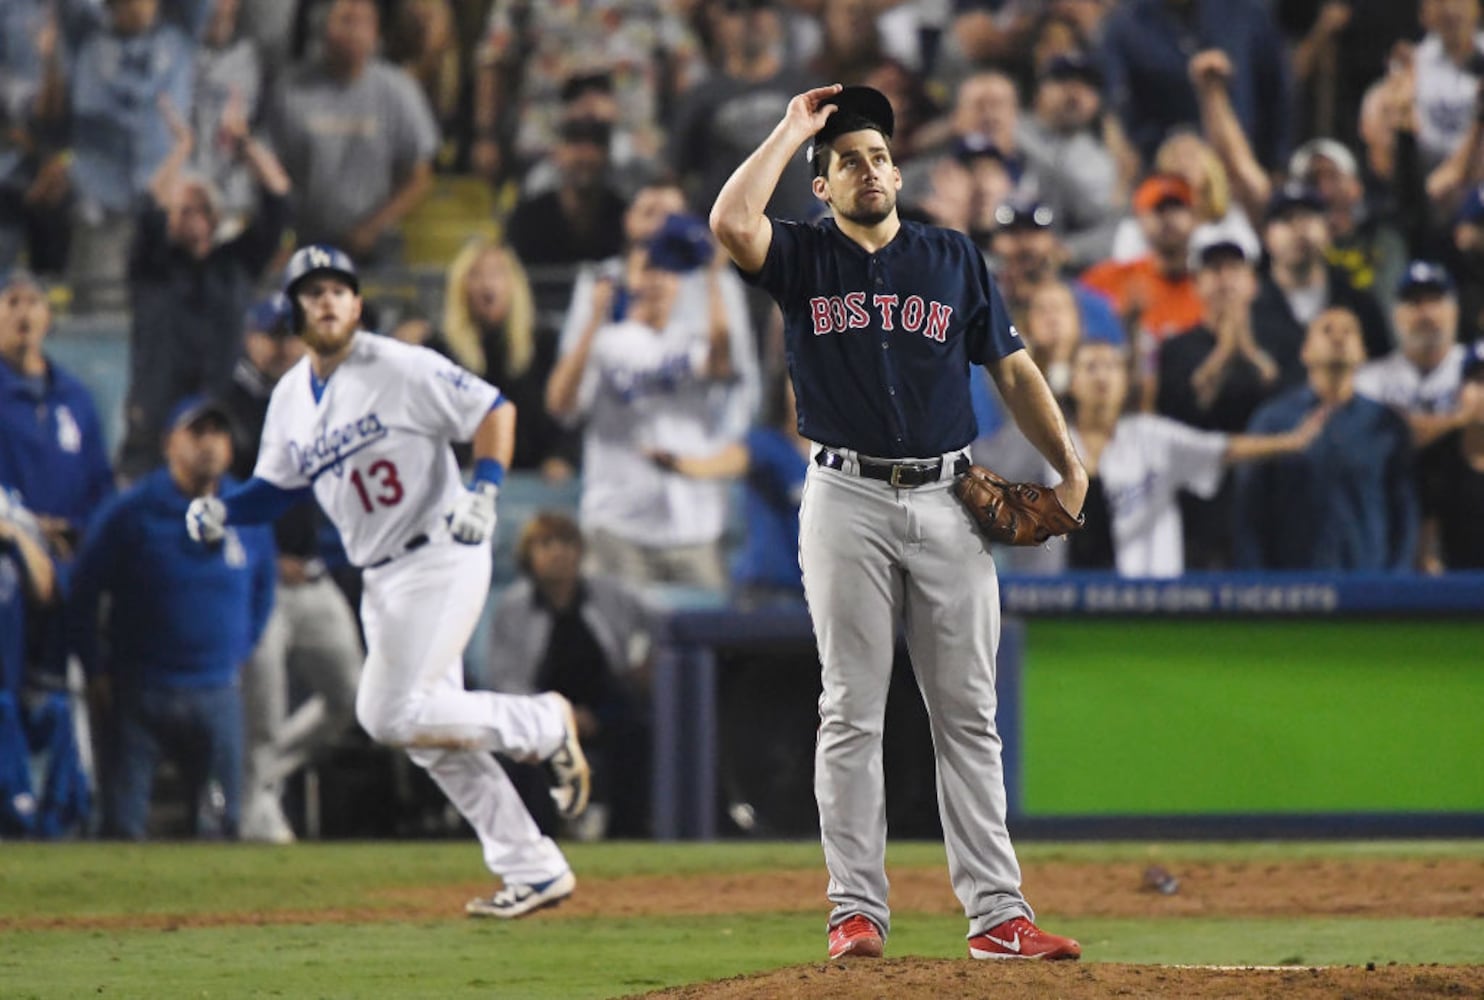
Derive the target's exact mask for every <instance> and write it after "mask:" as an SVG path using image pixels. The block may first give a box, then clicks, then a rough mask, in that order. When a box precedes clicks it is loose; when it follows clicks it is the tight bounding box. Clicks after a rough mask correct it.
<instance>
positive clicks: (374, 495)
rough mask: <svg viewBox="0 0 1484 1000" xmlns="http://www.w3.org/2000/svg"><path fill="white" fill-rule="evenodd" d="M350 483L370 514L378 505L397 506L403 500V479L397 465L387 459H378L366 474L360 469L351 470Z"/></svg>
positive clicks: (368, 468) (367, 469) (362, 505)
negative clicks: (398, 476)
mask: <svg viewBox="0 0 1484 1000" xmlns="http://www.w3.org/2000/svg"><path fill="white" fill-rule="evenodd" d="M350 484H351V485H352V486H354V487H355V488H356V495H357V496H359V497H360V498H361V507H362V508H363V509H364V510H365V511H366V513H367V514H370V513H372V512H374V511H375V509H376V507H377V506H378V505H379V506H382V507H395V506H396V505H397V504H399V503H401V502H402V496H403V490H402V480H400V479H398V478H397V467H396V465H394V464H393V463H391V462H389V461H387V460H386V459H384V458H382V459H377V460H376V461H375V462H372V463H371V464H370V465H369V466H368V467H367V468H366V474H365V476H362V475H361V470H360V469H352V470H351V471H350Z"/></svg>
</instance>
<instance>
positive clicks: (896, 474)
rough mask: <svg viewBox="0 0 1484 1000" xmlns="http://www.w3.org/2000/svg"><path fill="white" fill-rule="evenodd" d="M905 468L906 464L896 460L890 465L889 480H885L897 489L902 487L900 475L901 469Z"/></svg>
mask: <svg viewBox="0 0 1484 1000" xmlns="http://www.w3.org/2000/svg"><path fill="white" fill-rule="evenodd" d="M905 468H906V466H905V465H902V464H901V463H900V462H896V463H893V464H892V467H891V478H890V479H889V480H887V481H888V482H890V483H891V485H892V486H894V487H896V488H897V489H902V488H903V487H902V483H901V475H902V470H903V469H905Z"/></svg>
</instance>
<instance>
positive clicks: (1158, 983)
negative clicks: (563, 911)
mask: <svg viewBox="0 0 1484 1000" xmlns="http://www.w3.org/2000/svg"><path fill="white" fill-rule="evenodd" d="M644 997H645V998H647V1000H661V998H664V1000H760V998H767V1000H805V998H809V1000H812V998H818V997H828V998H830V1000H917V998H922V1000H950V998H957V997H975V998H984V1000H999V998H1006V1000H1008V998H1014V1000H1108V998H1110V997H1120V998H1121V997H1129V998H1140V997H1159V998H1168V997H1179V998H1182V1000H1183V998H1186V997H1201V998H1205V997H1282V998H1284V1000H1311V998H1318V997H1324V998H1330V1000H1333V998H1340V997H1343V998H1346V1000H1431V998H1434V997H1448V998H1458V997H1484V966H1467V967H1462V968H1460V967H1446V968H1444V967H1436V966H1389V967H1383V968H1377V969H1373V970H1367V969H1364V968H1353V967H1335V968H1326V969H1200V968H1180V967H1173V966H1163V965H1115V964H1087V965H1084V964H1082V963H1079V962H1055V963H1039V962H970V961H967V960H964V961H951V960H947V959H927V958H896V959H890V958H889V959H881V960H879V961H870V960H864V959H858V960H856V961H854V962H831V963H828V964H823V965H796V966H793V967H791V968H787V969H779V970H777V971H776V972H769V973H765V974H762V975H757V976H739V977H737V978H734V979H726V980H722V981H720V982H715V983H700V984H697V985H694V986H681V987H677V988H675V989H670V990H662V991H660V992H657V993H646V994H644Z"/></svg>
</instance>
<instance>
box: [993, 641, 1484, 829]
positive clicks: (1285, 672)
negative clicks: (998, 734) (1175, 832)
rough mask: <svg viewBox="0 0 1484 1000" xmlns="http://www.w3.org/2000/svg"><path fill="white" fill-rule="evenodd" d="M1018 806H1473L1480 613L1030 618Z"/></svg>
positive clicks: (1127, 811)
mask: <svg viewBox="0 0 1484 1000" xmlns="http://www.w3.org/2000/svg"><path fill="white" fill-rule="evenodd" d="M1025 651H1026V660H1025V666H1024V673H1023V676H1022V689H1021V696H1022V716H1021V718H1022V726H1023V729H1022V742H1021V746H1022V759H1021V762H1020V768H1021V772H1020V773H1021V780H1022V786H1021V795H1022V800H1021V802H1022V808H1023V815H1025V816H1027V817H1057V816H1097V815H1125V816H1127V815H1134V816H1139V815H1213V814H1238V813H1242V814H1245V813H1349V812H1366V813H1390V812H1473V813H1477V812H1484V620H1457V619H1442V620H1425V621H1424V620H1403V619H1391V620H1388V619H1373V620H1347V621H1333V620H1330V621H1316V620H1301V621H1295V620H1258V621H1254V620H1251V619H1248V620H1244V621H1233V620H1215V619H1213V620H1181V621H1172V620H1163V621H1159V620H1135V619H1129V618H1123V619H1116V620H1098V621H1088V620H1086V619H1070V618H1041V619H1033V620H1031V621H1028V622H1027V623H1026V644H1025Z"/></svg>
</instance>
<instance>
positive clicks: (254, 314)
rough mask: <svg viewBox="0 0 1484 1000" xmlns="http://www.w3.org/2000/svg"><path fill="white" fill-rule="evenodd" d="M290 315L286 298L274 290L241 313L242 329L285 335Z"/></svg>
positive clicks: (275, 335) (244, 330) (287, 331)
mask: <svg viewBox="0 0 1484 1000" xmlns="http://www.w3.org/2000/svg"><path fill="white" fill-rule="evenodd" d="M291 315H292V310H291V309H290V307H289V300H288V298H287V297H286V296H285V295H284V294H283V293H282V292H274V293H273V294H272V295H268V296H265V297H264V298H261V299H258V300H257V301H256V302H254V303H253V304H252V305H250V306H248V307H247V309H246V311H244V312H243V314H242V331H243V333H266V334H268V336H270V337H283V336H287V335H288V334H289V333H290V330H289V325H290V324H289V320H290V317H291Z"/></svg>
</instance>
